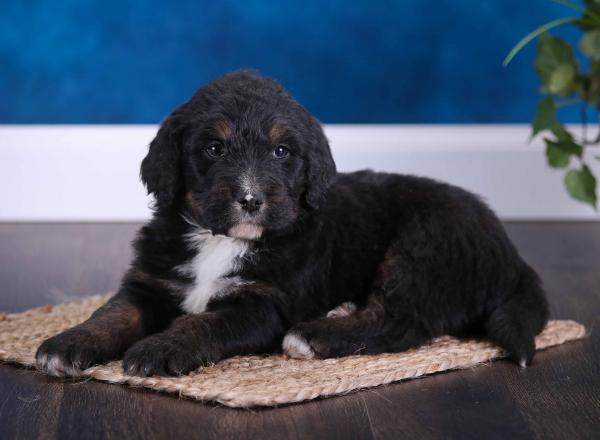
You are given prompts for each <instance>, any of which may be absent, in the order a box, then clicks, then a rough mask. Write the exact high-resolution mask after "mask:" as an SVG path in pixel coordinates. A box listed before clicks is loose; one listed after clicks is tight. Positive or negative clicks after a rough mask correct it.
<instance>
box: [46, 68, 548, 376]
mask: <svg viewBox="0 0 600 440" xmlns="http://www.w3.org/2000/svg"><path fill="white" fill-rule="evenodd" d="M141 178H142V181H143V182H144V183H145V185H146V186H147V188H148V192H149V193H151V194H152V195H154V197H155V199H156V205H155V211H154V215H153V217H152V219H151V220H150V221H149V222H148V223H147V224H146V225H145V226H144V227H142V228H141V230H140V231H139V234H138V236H137V238H136V240H135V243H134V248H135V255H136V256H135V259H134V260H133V263H132V264H131V267H130V269H129V270H128V272H127V273H126V274H125V276H124V278H123V281H122V284H121V286H120V289H119V291H118V293H117V294H116V295H115V296H114V297H112V298H111V299H110V300H109V301H108V303H107V304H106V305H104V306H102V307H101V308H100V309H98V310H97V311H96V312H95V313H94V314H93V315H92V316H91V318H90V319H88V320H87V321H85V322H84V323H82V324H80V325H78V326H76V327H74V328H72V329H70V330H67V331H65V332H64V333H61V334H59V335H57V336H54V337H52V338H50V339H48V340H47V341H45V342H44V343H43V344H42V345H41V346H40V348H39V349H38V352H37V355H36V359H37V364H38V366H39V367H40V368H41V369H43V370H45V371H46V372H48V373H50V374H53V375H56V376H63V375H68V376H75V375H78V374H79V373H80V372H81V370H83V369H85V368H87V367H90V366H92V365H94V364H98V363H102V362H105V361H108V360H110V359H116V358H119V357H121V356H122V357H123V367H124V370H125V371H126V372H127V373H129V374H134V375H141V376H151V375H178V374H185V373H187V372H189V371H191V370H193V369H196V368H198V367H200V366H202V365H207V364H209V363H212V362H217V361H219V360H221V359H224V358H227V357H230V356H234V355H242V354H249V353H268V352H273V351H277V350H279V349H283V351H284V352H285V353H286V354H288V355H289V356H292V357H296V358H306V359H308V358H328V357H337V356H347V355H354V354H361V353H366V354H374V353H381V352H398V351H402V350H406V349H408V348H411V347H415V346H418V345H420V344H423V343H426V342H427V341H429V340H430V339H432V338H434V337H436V336H439V335H443V334H452V335H458V336H461V335H479V336H481V337H486V338H489V339H490V340H492V341H494V342H496V343H497V344H499V345H500V346H501V347H503V348H504V349H506V351H507V352H508V353H509V354H510V357H511V358H512V359H513V360H514V361H515V362H517V363H519V364H520V365H522V366H526V365H527V364H529V363H530V362H531V360H532V358H533V355H534V350H535V347H534V337H535V335H536V334H538V333H539V332H540V331H541V330H542V328H543V327H544V325H545V323H546V321H547V318H548V306H547V303H546V299H545V295H544V292H543V290H542V288H541V287H540V280H539V278H538V276H537V275H536V273H535V272H534V271H533V270H532V268H531V267H530V266H528V265H527V264H526V263H525V262H524V261H523V260H522V259H521V257H520V256H519V254H518V253H517V251H516V250H515V248H514V246H513V245H512V244H511V242H510V240H509V239H508V237H507V235H506V233H505V232H504V229H503V227H502V225H501V223H500V222H499V220H498V219H497V218H496V216H495V215H494V213H493V212H492V211H491V210H490V209H489V208H488V207H487V206H486V205H485V204H484V203H483V202H482V201H481V200H480V199H479V198H478V197H477V196H475V195H473V194H471V193H469V192H467V191H464V190H462V189H460V188H456V187H454V186H451V185H447V184H444V183H440V182H436V181H434V180H431V179H426V178H421V177H414V176H406V175H397V174H383V173H375V172H371V171H359V172H355V173H349V174H342V173H336V167H335V164H334V161H333V158H332V156H331V152H330V149H329V145H328V143H327V139H326V138H325V136H324V134H323V130H322V128H321V125H320V124H319V122H318V121H317V120H316V119H315V118H314V117H313V116H311V115H310V114H309V113H308V112H307V111H306V110H305V109H304V108H303V107H302V106H300V105H299V104H298V103H297V102H296V101H295V100H294V99H293V98H292V97H291V96H290V95H289V94H288V93H287V92H286V91H285V90H284V89H283V88H282V86H280V85H279V84H278V83H277V82H275V81H273V80H271V79H267V78H264V77H261V76H259V75H257V74H256V73H254V72H248V71H241V72H235V73H232V74H229V75H226V76H224V77H222V78H220V79H217V80H216V81H213V82H211V83H209V84H207V85H206V86H204V87H202V88H201V89H200V90H199V91H198V92H197V93H196V94H195V95H194V96H193V97H192V98H191V99H190V100H189V101H187V102H186V103H184V104H183V105H182V106H180V107H179V108H178V109H176V110H175V111H174V112H173V113H172V114H171V115H169V116H168V117H167V119H166V120H165V121H164V122H163V123H162V125H161V127H160V129H159V131H158V134H157V135H156V138H155V139H154V140H153V141H152V143H151V144H150V149H149V152H148V155H147V156H146V158H145V159H144V160H143V162H142V166H141Z"/></svg>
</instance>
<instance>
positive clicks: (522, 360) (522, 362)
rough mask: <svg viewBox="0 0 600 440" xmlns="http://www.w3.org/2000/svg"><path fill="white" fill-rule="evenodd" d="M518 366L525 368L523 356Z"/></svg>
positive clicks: (525, 362)
mask: <svg viewBox="0 0 600 440" xmlns="http://www.w3.org/2000/svg"><path fill="white" fill-rule="evenodd" d="M519 366H520V367H521V368H527V361H526V360H525V358H523V359H521V360H520V361H519Z"/></svg>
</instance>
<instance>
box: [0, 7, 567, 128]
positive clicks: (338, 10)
mask: <svg viewBox="0 0 600 440" xmlns="http://www.w3.org/2000/svg"><path fill="white" fill-rule="evenodd" d="M570 14H571V12H570V11H569V10H567V9H565V8H564V7H562V6H560V5H556V4H554V3H551V2H550V1H549V0H527V1H524V0H495V1H494V0H486V1H479V0H454V1H439V0H403V1H400V0H398V1H375V0H371V1H362V0H361V1H349V0H329V1H327V0H321V1H315V0H299V1H289V2H286V1H265V0H238V1H236V0H229V1H214V0H213V1H170V2H169V1H159V0H144V1H113V0H96V1H86V0H63V1H61V0H56V1H18V0H8V1H7V0H4V1H3V2H2V4H1V5H0V123H155V122H158V121H160V120H161V119H162V118H163V117H164V116H165V115H166V114H167V113H168V112H169V111H170V110H172V109H173V108H174V107H175V106H176V105H177V104H178V103H180V102H182V101H183V100H185V99H186V98H187V97H189V95H190V94H191V93H193V92H194V90H195V89H196V88H198V87H199V86H200V85H202V84H203V83H204V82H206V81H207V80H209V79H211V78H214V77H216V76H218V75H220V74H222V73H225V72H227V71H230V70H233V69H238V68H241V67H253V68H257V69H259V70H260V71H261V72H263V73H264V74H267V75H270V76H273V77H275V78H277V79H279V80H280V81H281V82H282V83H283V84H284V85H285V86H287V87H288V88H289V89H290V90H291V91H292V92H293V94H294V95H295V96H296V97H297V98H298V99H299V100H300V102H302V103H303V104H304V105H305V106H306V107H307V108H308V109H309V110H310V111H312V112H313V113H314V114H315V115H316V116H317V117H318V118H320V119H321V120H322V121H324V122H328V123H375V122H383V123H392V122H402V123H497V122H507V123H508V122H511V123H512V122H527V121H529V120H530V119H531V115H532V113H533V111H534V108H535V103H536V101H537V97H536V93H537V92H536V91H537V89H538V81H537V78H536V77H535V75H534V73H533V71H532V60H533V54H534V50H533V48H532V47H530V48H528V49H527V50H526V51H525V52H523V53H522V54H521V55H520V56H519V57H518V58H517V59H516V60H515V62H514V64H512V65H511V66H510V67H509V68H508V69H504V68H502V67H501V61H502V59H503V57H504V56H505V55H506V53H507V51H508V50H509V49H510V48H511V46H512V45H513V44H514V43H515V42H516V41H517V40H518V39H519V38H520V37H521V36H523V35H524V34H525V33H527V32H528V31H530V30H531V29H533V28H534V27H535V26H537V25H539V24H541V23H543V22H545V21H548V20H550V19H553V18H557V17H561V16H565V15H570ZM562 35H565V33H564V32H562ZM566 35H567V37H572V36H573V35H575V33H574V32H570V33H569V31H566ZM569 111H571V113H569ZM577 115H578V110H577V109H571V110H568V111H567V113H566V114H565V117H566V119H567V120H577Z"/></svg>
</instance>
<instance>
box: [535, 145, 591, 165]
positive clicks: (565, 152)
mask: <svg viewBox="0 0 600 440" xmlns="http://www.w3.org/2000/svg"><path fill="white" fill-rule="evenodd" d="M544 142H546V158H547V159H548V165H550V166H551V167H554V168H565V167H566V166H568V165H569V162H570V161H571V156H579V157H581V153H582V152H583V147H582V146H581V145H579V144H577V143H575V142H574V141H570V140H566V141H558V142H557V141H553V140H551V139H547V138H545V139H544Z"/></svg>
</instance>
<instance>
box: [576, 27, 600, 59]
mask: <svg viewBox="0 0 600 440" xmlns="http://www.w3.org/2000/svg"><path fill="white" fill-rule="evenodd" d="M579 49H580V50H581V52H583V53H584V54H585V55H587V56H588V57H590V58H591V59H592V60H597V59H600V30H599V29H595V30H593V31H589V32H586V33H585V34H583V37H581V40H579Z"/></svg>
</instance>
